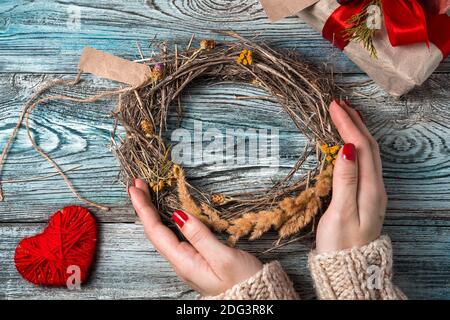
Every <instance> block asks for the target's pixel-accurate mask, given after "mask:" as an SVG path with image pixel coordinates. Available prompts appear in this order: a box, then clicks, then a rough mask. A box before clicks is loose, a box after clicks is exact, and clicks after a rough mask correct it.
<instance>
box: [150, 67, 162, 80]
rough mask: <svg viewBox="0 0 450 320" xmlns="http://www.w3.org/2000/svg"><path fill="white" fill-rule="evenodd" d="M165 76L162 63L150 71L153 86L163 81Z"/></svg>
mask: <svg viewBox="0 0 450 320" xmlns="http://www.w3.org/2000/svg"><path fill="white" fill-rule="evenodd" d="M162 75H163V65H162V64H161V63H157V64H156V65H155V66H154V67H153V68H152V70H151V71H150V79H151V80H152V83H153V84H156V83H158V81H160V80H161V79H162Z"/></svg>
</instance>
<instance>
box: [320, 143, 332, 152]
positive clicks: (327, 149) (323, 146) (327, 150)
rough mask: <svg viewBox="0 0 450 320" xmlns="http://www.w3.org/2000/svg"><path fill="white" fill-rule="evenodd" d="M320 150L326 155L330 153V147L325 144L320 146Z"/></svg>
mask: <svg viewBox="0 0 450 320" xmlns="http://www.w3.org/2000/svg"><path fill="white" fill-rule="evenodd" d="M320 150H322V152H323V153H325V154H328V153H329V152H330V151H329V150H330V147H329V146H328V145H327V144H323V145H321V146H320Z"/></svg>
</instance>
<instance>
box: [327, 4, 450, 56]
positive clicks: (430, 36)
mask: <svg viewBox="0 0 450 320" xmlns="http://www.w3.org/2000/svg"><path fill="white" fill-rule="evenodd" d="M369 3H371V1H370V0H358V1H353V2H351V3H350V4H347V5H341V6H339V7H338V8H337V9H336V10H335V11H334V12H333V13H332V14H331V16H330V17H329V18H328V20H327V21H326V22H325V25H324V27H323V30H322V35H323V37H324V38H325V39H328V40H329V41H330V42H332V43H333V44H334V45H335V46H336V47H338V48H339V49H341V50H343V49H344V48H345V47H346V46H347V44H348V40H347V39H345V37H344V33H343V30H345V29H346V28H348V27H350V26H351V25H350V24H349V23H348V22H347V21H348V20H349V19H350V18H351V17H352V16H354V15H355V14H358V13H360V12H361V11H362V10H363V9H364V7H365V6H366V5H368V4H369ZM381 9H382V12H383V16H384V23H385V26H386V30H387V33H388V36H389V41H390V42H391V44H392V46H394V47H395V46H402V45H408V44H413V43H426V44H427V45H428V46H429V43H430V41H431V42H432V43H434V44H435V45H436V46H437V47H438V48H439V49H440V50H441V51H442V55H443V57H444V58H445V57H447V56H448V55H449V54H450V17H448V16H447V15H446V14H439V13H438V12H435V10H432V9H431V7H430V6H429V5H427V0H381Z"/></svg>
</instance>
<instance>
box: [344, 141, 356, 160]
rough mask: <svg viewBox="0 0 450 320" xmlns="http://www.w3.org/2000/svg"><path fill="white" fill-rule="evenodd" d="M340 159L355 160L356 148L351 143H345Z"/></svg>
mask: <svg viewBox="0 0 450 320" xmlns="http://www.w3.org/2000/svg"><path fill="white" fill-rule="evenodd" d="M342 159H345V160H350V161H355V160H356V148H355V145H354V144H353V143H346V144H344V147H343V149H342Z"/></svg>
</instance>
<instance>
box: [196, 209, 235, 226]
mask: <svg viewBox="0 0 450 320" xmlns="http://www.w3.org/2000/svg"><path fill="white" fill-rule="evenodd" d="M201 207H202V210H203V213H204V214H205V215H206V216H207V217H208V223H207V225H209V226H210V227H211V228H212V229H213V230H216V231H224V230H226V229H227V228H228V227H229V226H230V224H229V223H228V221H227V220H225V219H222V218H221V217H220V215H219V212H218V211H217V210H215V209H213V208H211V207H210V206H208V205H207V204H206V203H202V204H201Z"/></svg>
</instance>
